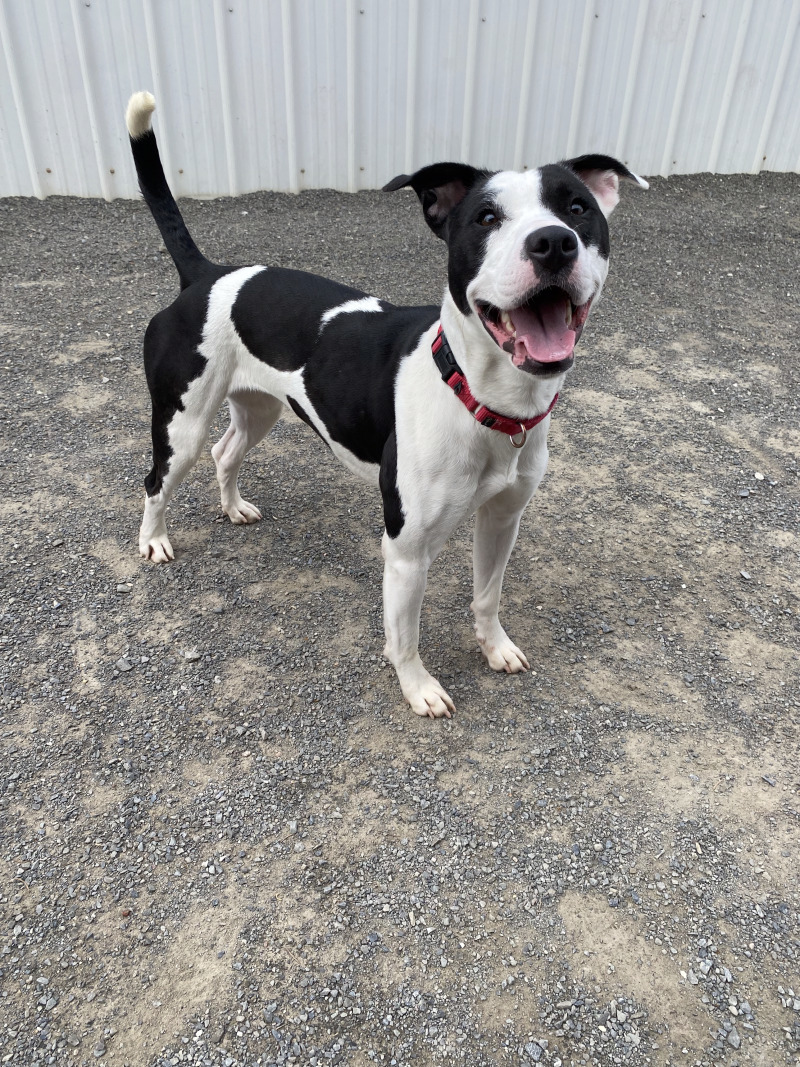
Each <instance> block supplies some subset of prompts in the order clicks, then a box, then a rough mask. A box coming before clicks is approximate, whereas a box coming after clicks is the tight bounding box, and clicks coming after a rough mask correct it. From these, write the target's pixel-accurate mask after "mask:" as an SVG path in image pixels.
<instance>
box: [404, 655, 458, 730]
mask: <svg viewBox="0 0 800 1067" xmlns="http://www.w3.org/2000/svg"><path fill="white" fill-rule="evenodd" d="M396 669H397V678H398V681H399V682H400V688H401V689H402V690H403V696H404V697H405V698H406V700H407V701H408V703H409V704H410V705H411V710H412V711H413V712H414V714H415V715H421V716H422V717H423V718H428V719H449V718H450V716H451V715H452V714H453V712H454V711H455V710H456V706H455V704H454V703H453V701H452V700H451V699H450V696H449V694H448V693H447V692H445V690H444V689H443V688H442V687H441V686H440V685H439V683H438V682H437V681H436V679H435V678H434V677H433V676H432V675H430V674H428V672H427V671H426V670H425V668H424V667H423V666H422V661H421V660H420V658H419V656H416V657H415V659H414V660H412V661H411V662H410V663H406V664H405V665H404V666H403V667H401V668H396Z"/></svg>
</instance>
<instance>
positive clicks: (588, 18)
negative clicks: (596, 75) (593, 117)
mask: <svg viewBox="0 0 800 1067" xmlns="http://www.w3.org/2000/svg"><path fill="white" fill-rule="evenodd" d="M593 22H594V0H584V4H583V21H582V23H581V43H580V45H579V48H578V61H577V63H576V64H575V81H574V83H573V92H572V106H571V107H570V115H569V132H568V133H567V157H568V158H571V157H572V156H574V155H575V142H576V141H577V138H578V122H579V121H580V115H581V109H582V104H583V86H584V83H585V81H586V68H587V66H588V63H587V61H586V57H587V55H588V53H589V41H590V40H591V36H592V23H593Z"/></svg>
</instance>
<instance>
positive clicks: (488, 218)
mask: <svg viewBox="0 0 800 1067" xmlns="http://www.w3.org/2000/svg"><path fill="white" fill-rule="evenodd" d="M475 221H476V222H477V223H478V225H479V226H497V225H498V224H499V222H500V219H499V218H498V217H497V215H496V213H495V212H494V211H492V210H491V209H490V208H487V209H486V210H485V211H482V212H481V213H480V215H478V217H477V219H476V220H475Z"/></svg>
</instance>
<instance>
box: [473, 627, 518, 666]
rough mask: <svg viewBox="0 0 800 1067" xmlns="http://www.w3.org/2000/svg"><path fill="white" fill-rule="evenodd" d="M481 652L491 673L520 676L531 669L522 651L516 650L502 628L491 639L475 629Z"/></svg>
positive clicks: (498, 628)
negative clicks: (497, 672) (501, 672)
mask: <svg viewBox="0 0 800 1067" xmlns="http://www.w3.org/2000/svg"><path fill="white" fill-rule="evenodd" d="M475 630H476V633H477V636H478V644H479V645H480V646H481V652H482V653H483V654H484V656H485V657H486V662H487V663H488V664H489V666H490V667H491V668H492V670H493V671H505V673H506V674H521V673H522V672H523V671H529V670H530V669H531V665H530V663H528V659H527V657H526V655H525V653H524V652H523V651H522V649H520V648H517V646H516V645H515V644H514V642H513V641H512V640H511V638H510V637H509V636H508V634H507V633H506V632H505V630H504V629H503V628H502V626H498V627H497V633H496V634H494V635H493V636H492V637H491V638H490V637H488V636H484V635H483V634H481V632H480V631H479V630H478V628H477V626H476V628H475Z"/></svg>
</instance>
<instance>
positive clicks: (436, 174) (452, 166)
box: [383, 163, 489, 238]
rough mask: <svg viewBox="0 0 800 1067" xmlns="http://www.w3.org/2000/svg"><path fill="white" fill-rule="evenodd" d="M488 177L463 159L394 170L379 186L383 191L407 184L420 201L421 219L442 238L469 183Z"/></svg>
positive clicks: (469, 187)
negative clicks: (413, 169)
mask: <svg viewBox="0 0 800 1067" xmlns="http://www.w3.org/2000/svg"><path fill="white" fill-rule="evenodd" d="M488 177H489V171H486V170H477V169H476V168H475V167H470V166H469V165H468V164H466V163H433V164H432V165H431V166H430V167H423V168H422V170H418V171H417V172H416V174H398V176H397V177H396V178H392V180H391V181H390V182H388V183H387V184H386V185H384V187H383V191H384V192H385V193H393V192H394V191H395V189H403V188H404V187H405V186H407V185H410V186H411V188H412V189H413V190H414V192H415V193H416V194H417V196H418V197H419V201H420V203H421V204H422V213H423V215H424V216H425V221H426V222H427V224H428V225H429V226H430V228H431V229H432V230H433V232H434V233H435V234H436V236H437V237H441V238H444V236H445V232H444V230H445V223H446V222H447V219H448V216H449V215H450V212H451V211H452V210H453V208H454V207H456V205H457V204H460V203H461V201H462V200H463V199H464V197H465V196H466V195H467V193H468V192H469V191H470V189H471V188H472V186H473V185H474V184H475V183H476V182H477V181H481V180H482V179H485V178H488Z"/></svg>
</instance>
